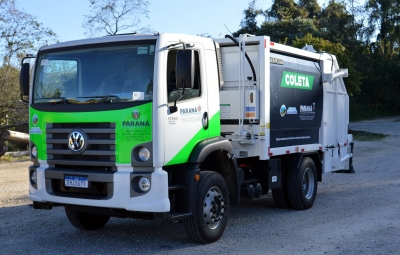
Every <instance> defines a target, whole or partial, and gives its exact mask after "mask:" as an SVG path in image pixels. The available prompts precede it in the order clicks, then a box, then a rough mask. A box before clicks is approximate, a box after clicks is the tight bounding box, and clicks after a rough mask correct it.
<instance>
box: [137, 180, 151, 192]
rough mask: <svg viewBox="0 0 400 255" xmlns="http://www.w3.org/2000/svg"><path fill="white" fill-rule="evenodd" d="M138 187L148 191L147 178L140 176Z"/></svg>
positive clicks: (148, 182) (148, 183)
mask: <svg viewBox="0 0 400 255" xmlns="http://www.w3.org/2000/svg"><path fill="white" fill-rule="evenodd" d="M138 187H139V189H140V190H141V191H143V192H147V191H149V190H150V187H151V184H150V181H149V179H147V178H146V177H142V178H140V179H139V181H138Z"/></svg>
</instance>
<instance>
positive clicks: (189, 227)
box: [183, 171, 229, 244]
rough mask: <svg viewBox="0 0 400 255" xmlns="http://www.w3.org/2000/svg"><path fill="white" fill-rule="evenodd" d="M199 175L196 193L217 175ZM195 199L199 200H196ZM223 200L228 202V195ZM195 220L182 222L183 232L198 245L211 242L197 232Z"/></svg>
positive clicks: (202, 172)
mask: <svg viewBox="0 0 400 255" xmlns="http://www.w3.org/2000/svg"><path fill="white" fill-rule="evenodd" d="M199 174H200V181H199V183H198V185H197V191H199V190H200V189H201V187H202V185H203V183H204V182H206V181H207V179H208V178H210V176H212V175H214V174H218V173H216V172H213V171H201V172H200V173H199ZM218 175H219V176H220V177H221V178H222V180H224V179H223V177H222V176H221V175H220V174H218ZM225 188H226V189H227V187H225ZM196 199H199V198H196ZM201 199H203V198H201ZM225 199H226V201H229V194H228V196H227V197H226V198H225ZM228 203H229V202H228ZM196 208H197V206H196ZM195 214H196V212H195ZM225 217H228V214H226V216H225ZM197 220H198V218H197V217H195V216H194V217H190V218H187V219H184V220H183V223H184V226H185V230H186V233H187V235H188V236H189V238H190V239H191V240H192V241H194V242H196V243H199V244H207V243H210V242H212V241H210V240H207V239H205V238H203V236H202V234H201V233H200V230H199V225H198V223H197V222H196V221H197Z"/></svg>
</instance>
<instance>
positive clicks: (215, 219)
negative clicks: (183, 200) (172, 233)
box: [183, 171, 229, 244]
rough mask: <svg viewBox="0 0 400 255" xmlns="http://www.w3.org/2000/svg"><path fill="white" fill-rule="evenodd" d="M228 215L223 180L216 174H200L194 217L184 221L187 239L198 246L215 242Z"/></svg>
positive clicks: (226, 192)
mask: <svg viewBox="0 0 400 255" xmlns="http://www.w3.org/2000/svg"><path fill="white" fill-rule="evenodd" d="M228 215H229V192H228V187H227V185H226V182H225V180H224V178H223V177H222V176H221V175H220V174H219V173H216V172H210V171H202V172H200V181H199V183H198V184H197V198H196V209H195V212H194V217H191V218H188V219H185V220H184V221H183V223H184V225H185V230H186V233H187V234H188V236H189V238H190V239H191V240H192V241H194V242H197V243H200V244H207V243H212V242H215V241H217V240H218V239H219V238H220V237H221V236H222V234H223V233H224V230H225V227H226V225H227V223H228Z"/></svg>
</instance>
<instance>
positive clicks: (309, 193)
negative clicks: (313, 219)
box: [288, 157, 318, 210]
mask: <svg viewBox="0 0 400 255" xmlns="http://www.w3.org/2000/svg"><path fill="white" fill-rule="evenodd" d="M288 177H289V178H288V191H289V200H290V205H291V206H292V208H293V209H296V210H307V209H309V208H311V207H312V206H313V204H314V201H315V198H316V196H317V179H318V178H317V169H316V167H315V164H314V161H313V160H312V159H311V158H309V157H305V158H303V160H302V162H301V164H300V167H299V168H298V169H296V168H293V169H291V170H290V171H289V176H288Z"/></svg>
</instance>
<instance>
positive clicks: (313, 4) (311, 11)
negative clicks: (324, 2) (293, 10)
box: [298, 0, 321, 19]
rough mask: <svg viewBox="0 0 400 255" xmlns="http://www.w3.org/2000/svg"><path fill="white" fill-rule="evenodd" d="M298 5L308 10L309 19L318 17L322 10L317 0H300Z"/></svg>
mask: <svg viewBox="0 0 400 255" xmlns="http://www.w3.org/2000/svg"><path fill="white" fill-rule="evenodd" d="M298 5H299V7H300V8H303V9H305V10H306V11H307V13H308V15H307V18H309V19H314V18H317V17H318V15H319V14H320V12H321V6H319V4H318V2H317V1H316V0H299V3H298Z"/></svg>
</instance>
